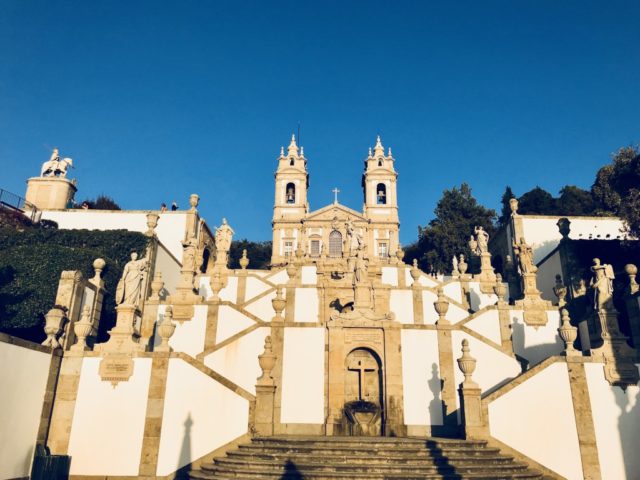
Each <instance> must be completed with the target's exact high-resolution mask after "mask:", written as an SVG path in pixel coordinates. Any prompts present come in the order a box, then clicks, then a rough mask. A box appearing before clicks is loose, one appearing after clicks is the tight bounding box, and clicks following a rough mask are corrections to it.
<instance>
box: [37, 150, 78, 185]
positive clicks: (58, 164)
mask: <svg viewBox="0 0 640 480" xmlns="http://www.w3.org/2000/svg"><path fill="white" fill-rule="evenodd" d="M68 167H73V160H72V159H70V158H63V159H62V160H61V159H60V154H59V153H58V149H57V148H54V149H53V152H52V153H51V158H49V160H47V161H46V162H44V163H43V164H42V169H41V171H40V176H41V177H62V178H64V177H66V176H67V168H68Z"/></svg>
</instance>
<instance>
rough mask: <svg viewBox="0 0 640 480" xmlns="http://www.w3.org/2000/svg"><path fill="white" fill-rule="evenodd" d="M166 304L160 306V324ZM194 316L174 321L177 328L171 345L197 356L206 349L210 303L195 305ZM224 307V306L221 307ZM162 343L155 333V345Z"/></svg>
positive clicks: (158, 321)
mask: <svg viewBox="0 0 640 480" xmlns="http://www.w3.org/2000/svg"><path fill="white" fill-rule="evenodd" d="M166 308H167V306H166V305H160V306H159V307H158V319H157V320H156V323H157V324H159V323H161V322H162V320H163V319H164V312H165V310H166ZM193 308H194V313H193V318H192V319H191V320H187V321H186V322H173V324H174V325H175V326H176V329H175V331H174V333H173V335H172V336H171V338H170V339H169V345H170V346H171V348H173V350H174V351H176V352H184V353H186V354H187V355H191V356H192V357H195V356H196V355H197V354H199V353H200V352H202V351H203V350H204V337H205V333H206V329H207V311H208V308H209V307H208V305H194V307H193ZM220 308H222V307H220ZM160 343H162V339H161V338H160V336H159V335H154V338H153V345H154V346H158V345H160Z"/></svg>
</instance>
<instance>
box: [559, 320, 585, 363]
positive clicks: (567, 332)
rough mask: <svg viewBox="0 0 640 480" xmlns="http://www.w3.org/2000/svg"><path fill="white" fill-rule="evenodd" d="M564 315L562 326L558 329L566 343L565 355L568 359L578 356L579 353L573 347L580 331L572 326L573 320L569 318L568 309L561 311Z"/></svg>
mask: <svg viewBox="0 0 640 480" xmlns="http://www.w3.org/2000/svg"><path fill="white" fill-rule="evenodd" d="M561 315H562V320H561V321H562V325H561V326H560V328H558V333H559V334H560V338H561V339H562V341H563V342H564V345H565V347H564V354H565V355H566V356H567V357H570V356H574V355H578V354H579V353H580V352H578V351H577V350H576V349H575V348H574V347H573V342H575V340H576V338H578V329H577V328H576V327H572V326H571V323H570V321H571V319H570V318H569V311H568V310H567V309H566V308H563V309H562V310H561Z"/></svg>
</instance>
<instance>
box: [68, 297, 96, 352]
mask: <svg viewBox="0 0 640 480" xmlns="http://www.w3.org/2000/svg"><path fill="white" fill-rule="evenodd" d="M92 330H93V325H92V324H91V307H89V305H85V306H84V307H83V308H82V314H81V315H80V321H78V322H76V323H74V325H73V333H75V335H76V337H77V339H78V341H77V342H76V344H75V345H73V346H72V347H71V350H75V351H81V352H82V351H85V350H91V349H90V348H89V347H88V346H87V337H88V336H89V335H91V331H92Z"/></svg>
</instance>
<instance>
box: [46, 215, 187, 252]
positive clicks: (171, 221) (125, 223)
mask: <svg viewBox="0 0 640 480" xmlns="http://www.w3.org/2000/svg"><path fill="white" fill-rule="evenodd" d="M147 213H149V212H145V211H124V210H119V211H108V210H45V211H43V212H42V219H45V220H53V221H54V222H57V223H58V227H59V228H61V229H65V230H68V229H87V230H121V229H122V230H129V231H131V232H141V233H144V232H146V231H147V230H148V227H147ZM154 213H157V214H158V215H160V218H159V219H158V226H157V227H156V234H157V235H158V240H160V241H161V242H162V243H163V244H164V245H165V246H166V247H167V249H168V250H169V251H170V252H171V254H172V255H173V256H174V257H175V258H177V259H179V260H180V259H182V243H181V242H182V240H183V239H184V234H185V228H186V224H187V214H186V213H182V212H179V213H175V212H166V213H160V212H157V211H156V212H154Z"/></svg>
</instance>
